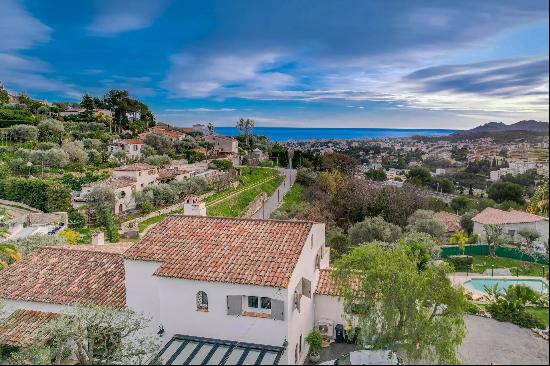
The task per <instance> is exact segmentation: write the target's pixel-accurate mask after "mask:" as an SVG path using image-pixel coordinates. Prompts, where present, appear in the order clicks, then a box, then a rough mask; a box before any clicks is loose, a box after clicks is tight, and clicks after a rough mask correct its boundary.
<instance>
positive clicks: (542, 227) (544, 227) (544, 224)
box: [474, 220, 548, 244]
mask: <svg viewBox="0 0 550 366" xmlns="http://www.w3.org/2000/svg"><path fill="white" fill-rule="evenodd" d="M523 228H529V229H534V230H536V231H538V232H539V233H540V234H541V237H540V238H539V239H538V240H537V241H536V243H539V244H542V243H543V242H546V241H548V220H541V221H537V222H527V223H521V224H506V225H504V230H503V233H504V234H508V232H509V231H510V230H514V231H515V235H514V237H513V239H514V241H516V242H520V241H522V240H523V239H522V237H521V236H520V235H518V231H519V230H521V229H523ZM474 232H475V233H476V234H478V235H479V238H480V239H481V240H482V241H484V240H485V229H484V228H483V225H482V224H480V223H478V222H474Z"/></svg>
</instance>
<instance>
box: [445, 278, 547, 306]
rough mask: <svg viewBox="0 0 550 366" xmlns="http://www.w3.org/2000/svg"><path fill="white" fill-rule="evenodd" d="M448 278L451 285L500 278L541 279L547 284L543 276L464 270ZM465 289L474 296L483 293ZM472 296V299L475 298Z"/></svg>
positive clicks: (480, 295) (479, 295)
mask: <svg viewBox="0 0 550 366" xmlns="http://www.w3.org/2000/svg"><path fill="white" fill-rule="evenodd" d="M449 279H450V280H451V283H452V284H453V286H459V285H460V286H463V287H464V288H466V287H465V286H464V283H465V282H467V281H469V280H472V279H484V280H487V279H496V280H498V279H502V280H539V281H543V282H544V283H546V285H548V281H547V280H546V278H544V277H533V276H487V275H483V274H480V273H469V274H468V275H467V274H466V273H465V272H456V273H454V274H452V275H450V276H449ZM466 290H467V291H469V292H470V293H471V294H472V295H475V297H482V296H483V295H484V293H483V292H480V291H476V290H473V289H471V288H466ZM475 297H474V300H476V299H475Z"/></svg>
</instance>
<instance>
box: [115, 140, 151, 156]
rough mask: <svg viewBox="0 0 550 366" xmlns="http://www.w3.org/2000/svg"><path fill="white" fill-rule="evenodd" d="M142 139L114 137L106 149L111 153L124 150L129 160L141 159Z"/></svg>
mask: <svg viewBox="0 0 550 366" xmlns="http://www.w3.org/2000/svg"><path fill="white" fill-rule="evenodd" d="M142 146H143V140H142V139H114V140H113V141H112V142H111V143H110V144H109V145H108V146H107V151H108V152H109V154H110V155H113V154H114V153H116V152H117V151H124V152H125V153H126V156H127V157H128V158H129V159H131V160H139V159H141V157H142V155H141V148H142Z"/></svg>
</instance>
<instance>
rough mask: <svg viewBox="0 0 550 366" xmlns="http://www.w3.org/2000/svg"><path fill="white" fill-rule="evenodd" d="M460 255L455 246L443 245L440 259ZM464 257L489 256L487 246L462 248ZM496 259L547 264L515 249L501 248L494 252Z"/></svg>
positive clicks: (473, 245)
mask: <svg viewBox="0 0 550 366" xmlns="http://www.w3.org/2000/svg"><path fill="white" fill-rule="evenodd" d="M459 254H461V253H460V252H459V250H458V246H457V245H443V246H441V258H447V257H449V256H451V255H459ZM464 254H465V255H489V245H487V244H470V245H466V246H465V248H464ZM496 255H497V257H502V258H511V259H517V260H522V261H526V262H532V263H539V264H548V261H547V260H545V259H543V258H533V257H531V256H530V255H528V254H525V253H523V252H522V251H521V250H519V249H518V248H516V247H510V246H501V247H498V248H497V250H496Z"/></svg>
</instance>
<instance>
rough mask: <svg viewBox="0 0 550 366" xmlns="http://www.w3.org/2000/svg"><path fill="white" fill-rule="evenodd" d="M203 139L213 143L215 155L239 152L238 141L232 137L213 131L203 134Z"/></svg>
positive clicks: (229, 154) (228, 154)
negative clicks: (206, 134)
mask: <svg viewBox="0 0 550 366" xmlns="http://www.w3.org/2000/svg"><path fill="white" fill-rule="evenodd" d="M204 139H205V140H206V141H208V142H210V143H212V145H214V147H213V152H214V155H215V156H220V157H222V156H232V155H236V154H238V153H239V142H238V141H237V139H235V138H233V137H227V136H220V135H218V134H216V133H213V134H210V135H208V136H205V138H204Z"/></svg>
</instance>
